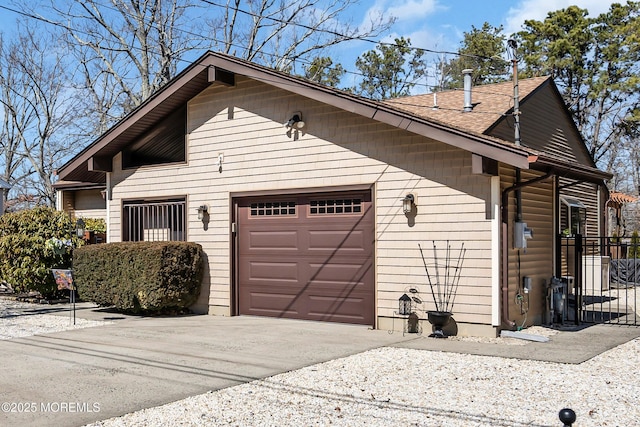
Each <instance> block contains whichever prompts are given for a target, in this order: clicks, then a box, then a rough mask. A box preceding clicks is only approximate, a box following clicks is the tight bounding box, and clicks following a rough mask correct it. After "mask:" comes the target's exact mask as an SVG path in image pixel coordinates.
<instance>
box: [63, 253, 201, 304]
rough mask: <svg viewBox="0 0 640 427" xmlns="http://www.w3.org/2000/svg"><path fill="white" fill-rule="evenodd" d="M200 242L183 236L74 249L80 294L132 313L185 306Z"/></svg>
mask: <svg viewBox="0 0 640 427" xmlns="http://www.w3.org/2000/svg"><path fill="white" fill-rule="evenodd" d="M203 265H204V263H203V258H202V247H201V246H200V245H198V244H196V243H187V242H121V243H106V244H101V245H87V246H84V247H82V248H79V249H77V250H76V251H74V259H73V266H74V283H75V284H76V286H77V290H78V295H79V296H80V298H82V299H84V300H88V301H93V302H95V303H96V304H98V305H101V306H114V307H115V308H117V309H118V310H121V311H124V312H130V313H147V314H154V313H163V312H168V311H173V310H183V309H185V308H188V307H189V306H191V305H192V304H193V303H195V302H196V299H197V298H198V294H199V293H200V282H201V281H202V273H203V268H204V267H203Z"/></svg>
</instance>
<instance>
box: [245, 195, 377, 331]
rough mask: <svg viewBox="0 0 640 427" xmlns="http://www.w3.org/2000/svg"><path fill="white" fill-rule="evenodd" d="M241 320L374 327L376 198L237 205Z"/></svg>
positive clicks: (291, 198) (288, 198) (292, 198)
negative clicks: (244, 316)
mask: <svg viewBox="0 0 640 427" xmlns="http://www.w3.org/2000/svg"><path fill="white" fill-rule="evenodd" d="M237 212H238V213H237V215H238V218H237V223H238V230H237V231H238V246H237V247H238V252H237V253H238V255H237V257H238V263H237V265H238V273H237V276H238V285H237V286H238V289H237V295H238V310H239V312H240V314H251V315H258V316H272V317H287V318H295V319H310V320H323V321H330V322H343V323H358V324H366V325H373V321H374V280H373V277H374V275H373V240H374V215H373V206H372V203H371V193H370V192H369V191H366V192H348V193H345V192H342V193H331V194H328V193H323V194H310V195H303V196H301V195H283V196H277V197H274V196H269V197H259V198H246V199H242V200H239V201H238V211H237Z"/></svg>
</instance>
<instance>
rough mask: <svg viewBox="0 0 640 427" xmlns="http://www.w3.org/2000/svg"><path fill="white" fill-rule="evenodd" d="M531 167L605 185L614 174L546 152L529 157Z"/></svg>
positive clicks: (560, 175)
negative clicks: (546, 153)
mask: <svg viewBox="0 0 640 427" xmlns="http://www.w3.org/2000/svg"><path fill="white" fill-rule="evenodd" d="M529 161H530V168H531V169H534V170H539V171H543V172H553V173H554V174H555V175H557V176H559V177H563V178H568V179H572V180H576V181H585V182H591V183H593V184H598V185H604V184H605V181H608V180H610V179H611V178H613V174H611V173H609V172H604V171H601V170H600V169H597V168H594V167H591V166H585V165H581V164H578V163H573V162H567V161H564V160H561V159H558V158H556V157H552V156H548V155H545V154H540V153H538V154H535V155H532V156H531V157H530V159H529Z"/></svg>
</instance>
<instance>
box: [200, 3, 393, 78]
mask: <svg viewBox="0 0 640 427" xmlns="http://www.w3.org/2000/svg"><path fill="white" fill-rule="evenodd" d="M205 2H206V3H209V4H212V5H214V4H216V5H217V3H218V2H217V1H206V0H205ZM357 4H358V0H330V1H327V0H293V1H285V0H258V1H251V0H245V1H243V0H227V2H226V5H225V6H224V11H223V13H222V14H220V15H219V16H217V17H216V18H215V19H213V20H211V21H210V25H211V28H212V31H213V34H214V37H213V39H214V40H215V41H216V47H218V48H219V49H220V50H222V51H223V52H225V53H229V54H232V55H235V56H238V57H241V58H244V59H247V60H249V61H252V62H258V63H261V64H264V65H266V66H269V67H272V68H275V69H278V70H282V71H287V72H292V71H294V70H295V67H296V61H298V60H304V61H305V62H307V63H311V62H312V60H313V58H315V57H318V56H326V55H323V53H326V52H327V49H329V48H330V47H332V46H335V45H337V44H340V43H344V42H348V41H353V40H363V39H367V38H373V37H377V36H378V35H380V34H382V33H383V32H384V31H386V30H388V29H389V28H390V26H391V24H393V22H394V18H393V17H388V18H385V17H383V16H382V15H381V14H380V15H371V16H369V17H368V18H367V19H368V22H365V23H364V24H362V25H355V24H353V22H352V18H351V16H352V14H351V13H350V10H351V9H352V8H353V7H354V6H355V5H357Z"/></svg>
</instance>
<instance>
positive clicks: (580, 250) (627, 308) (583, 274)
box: [556, 235, 640, 326]
mask: <svg viewBox="0 0 640 427" xmlns="http://www.w3.org/2000/svg"><path fill="white" fill-rule="evenodd" d="M558 241H559V245H558V246H559V247H558V250H557V260H556V261H557V270H558V271H557V272H556V274H557V275H558V276H559V277H561V278H562V282H563V283H564V289H562V290H561V291H560V292H562V294H563V295H562V299H563V300H564V311H563V314H562V322H568V323H575V324H577V325H580V324H581V323H611V324H621V325H632V326H640V318H639V317H638V308H640V305H639V303H638V300H639V299H640V289H638V288H639V287H640V249H637V248H635V247H633V246H631V245H630V244H629V243H628V242H624V240H622V239H618V238H612V237H583V236H581V235H577V236H571V237H565V236H560V238H559V239H558ZM636 256H639V258H636Z"/></svg>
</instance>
